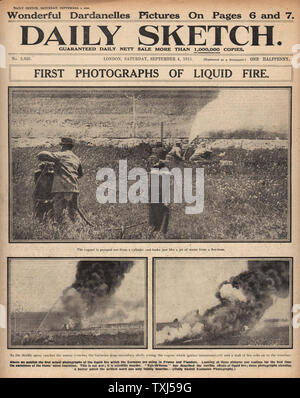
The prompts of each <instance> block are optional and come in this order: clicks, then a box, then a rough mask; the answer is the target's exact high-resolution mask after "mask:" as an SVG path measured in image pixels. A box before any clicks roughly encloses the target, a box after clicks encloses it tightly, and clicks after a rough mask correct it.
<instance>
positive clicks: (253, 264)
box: [159, 260, 290, 342]
mask: <svg viewBox="0 0 300 398" xmlns="http://www.w3.org/2000/svg"><path fill="white" fill-rule="evenodd" d="M289 265H290V264H289V261H279V260H278V261H277V260H275V261H274V260H265V261H261V260H257V261H252V260H251V261H248V270H247V271H244V272H242V273H240V274H239V275H237V276H233V277H232V278H230V280H228V281H224V282H223V283H222V284H221V285H220V286H219V289H218V291H217V293H216V297H217V298H218V299H219V301H220V303H219V304H218V305H216V306H214V307H212V308H209V309H207V310H206V311H205V312H204V314H203V315H200V314H198V313H197V314H196V312H194V316H193V322H190V321H188V324H189V326H190V328H189V329H187V330H188V334H187V335H185V336H182V331H180V329H179V330H178V335H177V336H176V333H174V332H173V331H172V332H171V334H172V335H173V339H172V340H173V341H174V339H178V338H180V339H182V338H185V339H186V338H187V337H195V335H196V334H197V337H198V338H200V339H205V340H212V341H213V340H214V339H215V338H218V337H221V336H225V335H234V336H236V335H241V334H242V333H243V332H245V331H247V330H248V329H251V328H252V327H253V326H254V325H255V324H256V323H257V322H258V321H259V320H260V319H261V318H262V316H263V315H264V313H265V311H266V310H267V309H268V308H270V307H271V306H272V305H273V300H274V299H273V298H274V297H281V298H284V297H288V295H289V268H290V267H289ZM228 285H229V286H230V288H231V291H230V294H228V289H225V287H226V288H227V287H228ZM190 318H191V317H190ZM195 319H197V321H195ZM185 322H186V320H185V318H184V319H183V320H182V323H183V324H184V323H185ZM195 325H196V326H197V328H195ZM200 326H201V332H200V333H195V330H197V329H198V330H199V327H200ZM161 332H162V333H161ZM161 332H159V333H161V336H160V338H159V341H160V342H166V341H172V340H170V339H169V337H168V335H167V334H166V330H165V331H164V330H162V331H161ZM168 333H170V331H169V332H168Z"/></svg>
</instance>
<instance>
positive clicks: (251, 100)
mask: <svg viewBox="0 0 300 398" xmlns="http://www.w3.org/2000/svg"><path fill="white" fill-rule="evenodd" d="M8 95H9V152H10V153H9V155H10V156H9V159H10V231H9V234H10V241H11V242H25V241H28V242H30V241H34V242H35V241H48V242H51V241H53V242H68V241H69V242H90V241H139V242H145V241H198V242H202V241H203V242H204V241H206V242H207V241H218V242H221V241H223V242H226V241H227V242H231V241H232V242H237V241H239V242H272V241H274V242H277V241H279V242H288V241H290V228H291V226H290V143H291V123H290V120H291V89H290V88H285V87H272V88H263V87H256V88H254V87H247V88H246V87H242V88H241V87H239V88H238V87H232V88H229V87H226V88H206V87H197V88H191V87H182V88H178V87H177V88H174V89H173V88H170V87H160V88H152V87H144V88H139V89H138V88H127V87H123V88H104V87H102V88H101V87H97V88H95V87H85V88H83V87H82V88H73V87H56V88H44V87H28V88H27V87H10V88H9V92H8Z"/></svg>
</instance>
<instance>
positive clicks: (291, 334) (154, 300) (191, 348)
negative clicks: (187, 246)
mask: <svg viewBox="0 0 300 398" xmlns="http://www.w3.org/2000/svg"><path fill="white" fill-rule="evenodd" d="M205 259H206V260H222V259H234V260H239V259H255V260H288V261H289V263H290V278H289V282H290V308H291V311H290V317H289V339H290V342H289V346H284V347H274V346H263V347H257V346H229V345H228V346H225V347H224V346H220V347H218V346H209V345H207V346H199V345H197V346H186V345H184V346H178V345H176V346H172V345H170V346H168V345H165V346H157V345H156V341H155V339H156V265H157V264H156V262H157V261H159V260H205ZM293 272H294V257H153V258H152V349H153V350H291V349H293V348H294V331H293V327H292V308H293V305H294V274H293Z"/></svg>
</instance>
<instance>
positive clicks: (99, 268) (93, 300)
mask: <svg viewBox="0 0 300 398" xmlns="http://www.w3.org/2000/svg"><path fill="white" fill-rule="evenodd" d="M132 266H133V261H110V260H107V261H94V260H92V261H85V260H82V261H79V262H78V264H77V271H76V277H75V282H74V283H73V284H72V285H71V286H70V287H68V288H67V289H65V290H64V292H63V295H62V297H61V301H62V303H63V306H64V310H65V311H66V313H67V314H68V315H69V317H70V319H72V323H73V324H74V325H76V327H81V326H83V325H86V324H87V323H89V322H87V319H92V317H94V316H95V314H96V313H98V312H99V313H102V314H105V313H107V312H109V310H111V309H112V308H113V309H114V310H113V311H111V312H112V313H111V315H110V316H106V317H105V316H103V317H102V319H105V320H111V319H113V316H114V315H115V317H116V316H117V312H118V311H119V312H120V311H122V308H121V305H120V304H119V309H118V310H115V307H116V302H114V300H113V298H112V296H113V295H114V293H115V292H116V290H117V289H118V287H119V286H120V285H121V283H122V281H123V279H124V276H125V274H126V273H127V272H129V271H130V269H131V268H132ZM127 308H129V306H128V307H127ZM123 311H124V310H123ZM118 318H122V317H120V316H119V317H118ZM123 318H124V316H123ZM95 319H97V316H95ZM100 319H101V317H100Z"/></svg>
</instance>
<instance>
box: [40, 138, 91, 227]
mask: <svg viewBox="0 0 300 398" xmlns="http://www.w3.org/2000/svg"><path fill="white" fill-rule="evenodd" d="M60 145H61V152H48V151H43V152H40V153H39V154H38V159H39V160H41V161H46V162H54V163H55V172H54V178H53V185H52V193H53V199H54V206H53V207H54V218H55V220H56V221H57V222H58V223H61V222H62V218H63V211H64V209H68V213H69V217H70V219H71V220H72V221H73V222H74V221H75V215H76V210H77V209H78V194H79V189H78V178H81V177H82V175H83V172H82V166H81V162H80V159H79V158H78V157H77V156H76V155H75V154H74V152H73V151H72V149H73V147H74V141H73V139H72V138H69V137H63V138H61V142H60Z"/></svg>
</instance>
